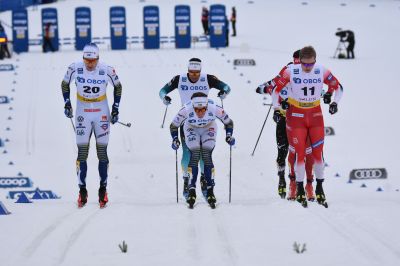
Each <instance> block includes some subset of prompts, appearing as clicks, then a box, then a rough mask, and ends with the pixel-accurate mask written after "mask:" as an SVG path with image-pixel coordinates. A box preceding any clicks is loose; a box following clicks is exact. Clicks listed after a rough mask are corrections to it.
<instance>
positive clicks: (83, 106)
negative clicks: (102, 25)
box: [62, 62, 122, 187]
mask: <svg viewBox="0 0 400 266" xmlns="http://www.w3.org/2000/svg"><path fill="white" fill-rule="evenodd" d="M72 81H75V85H76V90H77V95H76V96H77V103H76V109H75V110H76V111H75V125H76V132H75V134H76V143H77V145H78V158H77V161H76V168H77V176H78V182H79V186H80V187H85V186H86V173H87V163H86V160H87V157H88V152H89V142H90V137H91V136H92V133H94V136H95V138H96V148H97V157H98V159H99V167H98V169H99V175H100V186H103V187H106V186H107V176H108V173H107V172H108V163H109V160H108V156H107V145H108V139H109V135H110V110H109V107H108V102H107V94H106V91H107V90H106V88H107V85H108V83H111V84H112V85H113V86H114V104H118V105H119V102H120V100H121V92H122V86H121V83H120V81H119V79H118V76H117V74H116V73H115V70H114V68H113V67H111V66H108V65H106V64H104V63H100V62H99V63H98V64H97V66H96V68H95V69H94V70H93V71H88V70H87V69H86V67H85V64H84V63H83V62H76V63H73V64H71V65H70V66H69V67H68V70H67V73H66V74H65V76H64V79H63V82H62V91H63V97H64V100H65V101H67V100H69V97H70V87H69V86H70V84H71V82H72Z"/></svg>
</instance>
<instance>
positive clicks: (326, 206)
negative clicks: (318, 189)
mask: <svg viewBox="0 0 400 266" xmlns="http://www.w3.org/2000/svg"><path fill="white" fill-rule="evenodd" d="M318 204H319V205H321V206H324V207H325V208H328V202H326V201H324V202H318Z"/></svg>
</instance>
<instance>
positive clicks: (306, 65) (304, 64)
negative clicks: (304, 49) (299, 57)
mask: <svg viewBox="0 0 400 266" xmlns="http://www.w3.org/2000/svg"><path fill="white" fill-rule="evenodd" d="M300 63H301V64H302V65H303V66H305V67H312V66H313V65H315V61H314V62H313V63H304V62H301V61H300Z"/></svg>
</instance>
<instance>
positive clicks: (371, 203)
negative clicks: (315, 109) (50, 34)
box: [0, 0, 400, 266]
mask: <svg viewBox="0 0 400 266" xmlns="http://www.w3.org/2000/svg"><path fill="white" fill-rule="evenodd" d="M203 2H204V1H198V0H196V1H195V0H190V1H189V0H188V1H179V2H178V4H179V3H189V4H190V6H191V9H192V32H193V34H194V35H200V34H201V32H202V29H201V23H200V12H201V7H202V6H203V5H210V4H213V3H217V2H213V1H206V3H203ZM253 2H254V3H253V4H249V3H248V1H243V0H232V1H225V4H226V5H227V13H228V14H230V9H231V7H232V6H236V8H237V12H238V22H237V32H238V36H237V37H236V38H231V39H230V43H231V46H230V47H229V48H227V49H219V50H216V49H210V48H207V47H206V46H205V45H201V44H198V45H196V47H195V48H192V49H187V50H186V49H184V50H176V49H174V48H173V45H171V44H166V45H164V46H163V47H162V49H160V50H146V51H145V50H143V49H142V47H141V46H140V45H135V46H132V47H130V49H129V50H127V51H110V50H108V47H107V45H103V46H102V47H101V59H102V60H104V61H105V62H107V63H109V64H111V65H113V66H115V68H116V70H117V73H118V75H119V77H120V80H121V82H122V84H123V96H122V101H121V108H120V119H121V121H122V122H131V123H132V127H131V128H130V129H128V128H125V127H123V126H121V125H115V126H113V127H112V130H111V132H112V133H111V137H110V144H109V158H110V169H109V187H108V191H109V199H110V202H109V206H108V207H107V208H105V209H99V208H98V204H97V189H98V181H99V180H98V173H97V158H96V152H95V145H94V141H93V140H92V145H91V150H90V154H89V159H88V166H89V170H88V178H87V181H88V191H89V203H88V204H87V206H86V207H85V208H83V209H77V207H76V199H77V194H78V187H77V179H76V173H75V159H76V152H77V149H76V146H75V137H74V132H73V130H72V127H71V123H70V121H69V120H68V119H66V118H65V117H64V114H63V100H62V96H61V89H60V84H61V80H62V77H63V75H64V73H65V71H66V69H67V66H68V65H69V64H70V63H71V62H73V61H76V60H79V59H80V58H81V53H80V52H76V51H73V49H72V48H71V47H62V48H61V52H56V53H49V54H42V53H41V52H40V49H39V48H40V47H34V48H32V49H31V52H29V53H24V54H20V55H14V57H13V58H12V59H7V60H4V61H1V63H13V64H14V65H16V66H18V68H17V69H16V71H15V73H14V72H0V77H1V87H0V95H8V96H9V97H13V98H14V100H13V101H12V102H11V103H10V104H3V105H0V121H1V122H0V125H1V126H0V137H1V138H2V139H5V138H8V139H9V140H10V141H9V142H6V146H5V147H2V148H0V175H1V176H16V174H17V173H18V172H22V173H23V174H24V175H25V176H29V177H30V178H31V179H32V180H33V181H34V186H35V187H40V188H41V189H51V190H52V191H54V192H55V193H56V194H57V195H59V196H61V199H57V200H42V201H39V200H36V201H34V203H33V204H16V203H14V201H15V200H11V199H7V198H6V196H7V193H8V191H10V189H8V190H6V189H1V190H0V200H1V201H2V202H3V204H4V205H5V206H6V207H7V209H8V210H9V211H11V212H12V214H11V215H7V216H5V215H4V216H0V239H1V241H0V265H1V266H3V265H4V266H8V265H16V266H20V265H42V266H44V265H75V266H76V265H294V264H296V265H313V264H319V265H332V266H333V265H335V266H336V265H399V262H400V241H399V239H400V230H399V227H398V225H399V220H400V212H399V210H400V199H399V197H400V192H399V191H398V190H399V187H400V181H399V176H398V173H399V170H400V166H399V161H400V160H399V155H398V151H399V150H400V144H399V141H398V139H397V131H398V130H399V129H400V127H399V124H398V110H399V109H398V104H397V99H398V98H399V96H400V92H399V89H398V80H397V78H398V73H397V72H398V67H397V66H398V62H399V59H400V58H399V53H398V49H399V47H400V37H399V35H398V33H399V32H400V24H399V23H398V22H399V21H400V20H399V17H400V2H399V1H392V0H386V1H384V0H381V1H378V0H376V1H372V0H353V1H346V0H340V1H339V0H330V1H328V0H319V1H317V0H313V1H307V2H308V4H307V5H304V4H302V2H304V1H300V0H299V1H289V0H281V1H261V0H254V1H253ZM219 3H222V1H221V2H219ZM342 3H346V5H345V6H344V5H341V4H342ZM152 4H156V5H159V7H160V13H161V35H163V36H172V35H173V32H174V28H173V7H174V4H176V3H172V1H160V0H158V1H156V0H153V1H150V0H147V1H146V2H144V3H143V2H140V1H127V0H119V1H106V0H96V1H83V0H81V1H77V0H76V1H75V0H68V1H60V2H58V3H56V4H52V5H48V6H55V7H57V8H58V11H59V17H60V22H59V27H60V37H72V36H73V34H74V28H73V25H74V22H73V14H74V12H73V11H74V8H75V7H76V6H89V7H91V8H92V14H93V15H92V17H93V20H94V22H95V23H94V24H93V36H96V37H97V36H108V34H109V28H108V10H109V7H110V6H111V5H123V6H125V7H126V9H127V21H128V36H133V35H136V36H138V35H140V36H142V34H143V33H142V32H143V31H142V15H141V14H142V7H143V6H144V5H152ZM371 4H375V7H371V6H370V5H371ZM10 17H11V15H10V12H5V13H1V14H0V19H1V20H3V21H5V22H8V23H9V24H10V23H11V19H10ZM29 19H30V28H29V35H30V38H37V37H38V34H40V26H39V25H40V11H32V10H31V8H29ZM338 27H342V28H344V29H352V30H354V32H355V36H356V46H355V55H356V57H357V58H356V60H351V61H348V60H337V59H333V58H332V56H333V53H334V51H335V49H336V46H337V42H338V38H337V37H336V36H335V32H336V29H337V28H338ZM7 30H8V29H7ZM8 34H9V36H11V32H8ZM309 44H311V45H313V46H314V47H315V48H316V50H317V53H318V58H317V59H318V61H319V63H321V64H323V65H325V66H326V67H328V68H329V69H331V71H332V72H333V73H334V74H335V75H336V76H337V77H338V79H339V80H340V81H341V83H342V84H343V86H344V96H343V99H342V101H341V102H340V104H339V113H337V114H336V115H334V116H331V115H330V114H329V113H328V112H327V108H326V106H324V114H325V124H326V126H332V127H333V128H334V129H335V131H336V135H335V136H328V137H326V140H325V153H324V156H325V159H326V161H327V163H328V165H329V167H327V168H326V182H325V192H326V195H327V199H328V202H329V204H330V205H329V208H328V209H325V208H323V207H321V206H318V205H317V204H315V203H311V204H310V205H309V208H308V209H304V208H302V207H301V206H300V205H299V204H298V203H296V202H288V201H287V200H281V199H280V198H279V197H278V195H277V181H278V179H277V176H276V165H275V156H276V144H275V131H274V129H275V125H274V122H273V121H272V119H270V118H269V119H268V121H267V124H266V126H265V129H264V132H263V135H262V138H261V140H260V143H259V146H258V148H257V150H256V153H255V156H253V157H252V156H250V154H251V152H252V150H253V147H254V145H255V142H256V139H257V137H258V134H259V132H260V129H261V126H262V123H263V121H264V119H265V115H266V113H267V110H268V106H264V105H263V103H264V102H269V101H270V99H267V100H264V99H263V96H260V95H258V94H256V93H255V92H254V90H255V88H256V87H257V85H258V84H260V83H262V82H264V81H266V80H269V79H270V78H272V77H274V75H275V74H276V73H277V72H278V71H279V70H280V69H281V67H282V66H284V65H285V64H286V63H287V62H289V61H290V59H291V55H292V52H293V51H294V50H296V49H298V48H301V47H303V46H305V45H309ZM191 57H200V58H201V59H202V60H203V62H204V63H203V65H204V67H203V69H204V71H205V72H207V73H210V74H215V75H217V76H218V77H219V78H220V79H221V80H223V81H225V82H227V83H228V84H230V86H231V87H232V93H231V94H230V95H229V96H228V97H227V99H226V100H225V101H224V107H225V109H226V110H227V112H228V113H229V114H230V116H231V117H232V118H233V120H234V122H235V131H234V135H235V137H236V138H237V144H236V146H235V147H234V149H233V158H232V161H233V165H232V203H231V204H229V202H228V186H229V177H228V176H229V147H228V146H227V144H226V143H225V142H224V140H223V135H224V134H223V131H222V128H223V127H222V126H220V134H219V136H218V143H217V146H216V149H215V152H214V160H215V165H216V187H215V193H216V197H217V200H218V203H219V205H218V207H217V209H215V210H211V209H210V208H209V207H208V205H207V204H206V203H205V201H204V199H203V198H202V197H201V196H200V193H199V191H198V203H197V204H196V206H195V208H194V210H189V209H188V208H187V207H186V204H185V203H184V202H183V199H182V197H181V190H182V188H181V185H182V181H181V178H179V183H180V184H179V185H180V187H179V196H180V197H179V199H180V202H179V204H177V203H176V199H175V154H174V151H173V150H171V148H170V141H171V140H170V136H169V132H168V124H169V122H170V121H171V119H172V117H173V115H174V114H175V113H176V112H177V111H178V109H179V103H180V101H179V99H178V94H177V92H176V91H175V92H173V93H172V99H173V105H172V106H171V107H170V108H168V114H167V119H166V127H165V128H164V129H161V128H160V125H161V122H162V117H163V113H164V110H165V107H164V105H163V104H162V102H161V101H160V99H159V98H158V92H159V90H160V88H161V87H162V86H163V85H164V84H165V83H166V82H168V81H169V80H170V79H171V78H172V77H173V76H174V75H176V74H180V73H184V72H185V70H186V66H187V60H188V59H189V58H191ZM237 58H252V59H255V60H256V63H257V65H256V66H255V67H237V69H234V68H233V65H232V62H233V60H234V59H237ZM13 81H16V84H13ZM13 89H15V91H12V90H13ZM74 91H75V90H74V88H73V93H72V95H74V94H75V93H74ZM110 91H111V90H110ZM109 95H110V96H111V95H112V93H110V92H109ZM211 96H212V97H213V98H216V97H215V96H216V93H215V91H213V92H212V93H211ZM110 98H111V99H112V97H110ZM73 101H75V99H74V100H73ZM217 101H218V100H217ZM10 106H12V107H13V110H9V107H10ZM9 116H11V117H12V120H8V117H9ZM7 127H10V128H11V130H10V131H7V130H6V128H7ZM4 150H7V151H8V153H6V154H3V151H4ZM178 156H179V158H180V151H179V155H178ZM10 161H12V162H13V163H14V165H9V162H10ZM369 167H385V168H386V169H387V170H388V173H389V178H388V179H386V180H374V181H355V182H353V183H352V184H348V183H347V181H348V175H349V172H350V171H351V170H352V169H354V168H369ZM336 173H338V174H339V175H340V177H339V178H338V177H334V176H335V174H336ZM179 176H180V173H179ZM362 183H365V184H366V185H367V187H366V188H360V186H361V184H362ZM378 187H381V188H382V189H383V192H376V189H377V188H378ZM123 240H125V241H126V243H127V244H128V253H125V254H123V253H121V251H120V250H119V248H118V244H120V243H122V241H123ZM295 241H297V242H298V243H301V244H303V243H305V244H306V247H307V250H306V251H305V252H304V253H302V254H297V253H295V252H294V251H293V243H294V242H295Z"/></svg>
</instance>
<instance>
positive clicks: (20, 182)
mask: <svg viewBox="0 0 400 266" xmlns="http://www.w3.org/2000/svg"><path fill="white" fill-rule="evenodd" d="M31 186H32V181H31V180H30V179H29V178H28V177H0V188H14V187H31Z"/></svg>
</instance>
